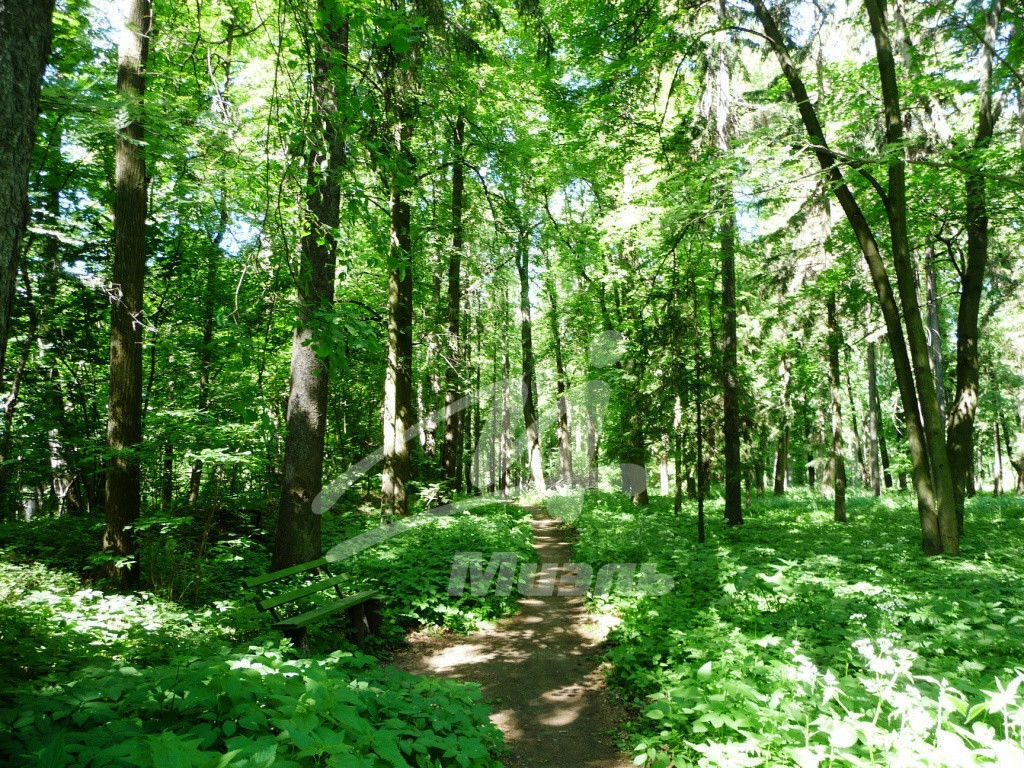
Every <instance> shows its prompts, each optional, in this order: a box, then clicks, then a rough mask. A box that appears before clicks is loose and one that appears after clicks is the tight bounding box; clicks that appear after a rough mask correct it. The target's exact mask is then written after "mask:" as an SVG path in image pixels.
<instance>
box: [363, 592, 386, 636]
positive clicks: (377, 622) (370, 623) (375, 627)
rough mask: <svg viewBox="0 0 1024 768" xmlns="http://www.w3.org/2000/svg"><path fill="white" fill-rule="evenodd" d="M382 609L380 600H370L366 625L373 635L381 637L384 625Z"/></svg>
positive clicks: (367, 606) (367, 605)
mask: <svg viewBox="0 0 1024 768" xmlns="http://www.w3.org/2000/svg"><path fill="white" fill-rule="evenodd" d="M381 607H382V606H381V602H380V600H369V601H367V603H366V625H367V628H368V629H369V630H370V634H371V635H379V634H380V630H381V627H382V626H383V624H384V617H383V616H382V615H381Z"/></svg>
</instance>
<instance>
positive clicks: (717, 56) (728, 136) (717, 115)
mask: <svg viewBox="0 0 1024 768" xmlns="http://www.w3.org/2000/svg"><path fill="white" fill-rule="evenodd" d="M716 9H717V13H718V20H719V23H720V25H721V27H722V28H723V29H724V28H725V27H726V25H727V23H728V17H727V13H726V5H725V0H719V2H718V3H717V5H716ZM713 57H714V66H713V67H712V68H711V69H709V72H708V77H709V79H711V78H713V80H712V82H710V83H709V84H708V86H707V90H709V91H710V94H711V98H712V100H713V112H714V115H713V118H714V128H715V149H716V150H717V152H718V156H719V161H720V162H721V163H722V165H723V168H722V170H721V173H722V175H723V178H722V179H720V181H719V183H718V185H717V196H718V200H719V207H720V210H721V214H720V219H719V222H718V244H719V255H720V258H721V263H722V336H721V345H722V369H721V370H722V437H723V441H724V443H725V445H724V452H725V521H726V524H728V525H742V524H743V494H742V489H741V483H742V480H743V468H742V466H741V463H740V406H739V374H738V372H737V362H736V356H737V350H736V346H737V343H736V202H735V199H734V196H733V172H732V169H731V163H732V82H731V81H732V75H731V72H730V71H729V52H728V49H727V37H726V35H725V33H724V32H721V33H719V34H717V35H716V38H715V46H714V53H713Z"/></svg>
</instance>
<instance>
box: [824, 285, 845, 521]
mask: <svg viewBox="0 0 1024 768" xmlns="http://www.w3.org/2000/svg"><path fill="white" fill-rule="evenodd" d="M826 313H827V316H828V373H829V377H828V378H829V394H830V395H831V399H832V408H831V415H832V450H831V454H830V456H829V461H830V464H831V466H830V469H831V475H832V496H833V517H834V519H835V521H836V522H837V523H845V522H846V459H845V457H844V456H843V451H844V443H843V411H842V385H841V384H840V381H841V373H840V370H839V348H840V347H841V346H842V343H843V339H842V330H841V329H840V327H839V318H838V312H837V309H836V295H835V293H834V292H833V293H831V294H830V295H829V297H828V301H827V306H826Z"/></svg>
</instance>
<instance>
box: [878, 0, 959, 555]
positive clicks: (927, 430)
mask: <svg viewBox="0 0 1024 768" xmlns="http://www.w3.org/2000/svg"><path fill="white" fill-rule="evenodd" d="M865 6H866V7H867V11H868V18H869V19H870V22H871V34H872V36H873V37H874V39H875V52H876V56H875V58H876V61H877V64H878V71H879V77H880V80H881V89H882V105H883V110H884V113H885V125H886V130H885V141H886V144H887V145H888V147H889V149H890V152H889V155H888V159H889V162H888V172H889V173H888V176H889V185H888V202H887V204H886V211H887V213H888V217H889V232H890V237H891V241H892V251H893V253H892V260H893V265H894V267H895V271H896V286H897V290H898V291H899V297H900V304H901V305H902V310H903V322H904V325H905V326H906V330H907V344H908V345H909V348H910V349H909V352H910V360H911V363H912V364H913V374H914V375H913V379H911V380H909V381H908V384H909V385H910V391H911V393H913V384H914V382H915V381H916V384H917V390H916V398H914V397H910V398H907V399H906V400H905V401H904V407H905V408H906V409H907V411H908V414H913V418H912V419H911V420H910V421H912V422H915V423H916V422H917V414H918V413H920V419H921V426H922V428H923V432H924V448H925V450H924V453H925V455H926V456H927V459H928V461H927V462H925V463H924V464H923V466H921V467H919V468H917V469H916V471H915V474H920V475H921V476H920V477H918V478H917V479H916V481H915V488H917V489H918V501H919V509H920V510H921V511H922V514H923V518H922V520H923V523H922V533H923V534H924V536H923V541H922V546H923V548H924V550H925V552H926V553H927V554H938V553H940V552H942V553H945V554H954V555H955V554H957V553H958V552H959V551H960V533H959V528H960V526H959V525H958V521H957V517H958V514H957V509H956V502H955V494H954V485H955V484H954V482H953V475H952V472H951V470H950V464H949V454H948V452H947V450H946V433H945V425H944V424H943V422H942V417H941V414H940V413H939V402H938V397H937V396H936V393H935V379H934V378H933V376H932V371H931V363H930V361H929V357H928V340H927V337H926V336H925V332H924V324H923V323H922V321H921V310H920V306H919V304H918V299H917V281H916V279H915V275H914V267H913V259H912V256H911V249H910V239H909V235H908V231H907V200H906V161H905V159H904V153H905V151H906V149H905V147H904V146H903V113H902V110H901V109H900V100H899V86H898V84H897V77H896V64H895V61H894V59H893V55H892V44H891V42H890V40H889V30H888V25H887V22H886V19H885V5H884V0H865ZM975 335H976V334H975ZM890 342H891V335H890ZM915 399H916V401H917V402H916V405H917V408H912V406H913V405H914V400H915ZM926 469H930V470H931V473H930V475H929V474H927V473H926V472H925V470H926ZM922 491H923V494H922ZM929 492H930V498H929ZM922 495H924V498H922ZM922 501H923V502H924V503H921V502H922ZM929 502H931V503H929ZM932 528H934V529H935V530H934V533H933V532H931V530H930V529H932Z"/></svg>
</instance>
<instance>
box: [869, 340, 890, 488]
mask: <svg viewBox="0 0 1024 768" xmlns="http://www.w3.org/2000/svg"><path fill="white" fill-rule="evenodd" d="M875 356H876V352H875V342H873V341H869V342H868V361H867V363H868V479H869V481H870V484H871V493H872V495H874V496H881V495H882V478H881V473H880V472H879V466H878V451H879V447H880V444H881V443H880V438H881V437H882V435H881V427H882V406H881V403H880V402H879V400H878V371H877V363H876V360H875ZM886 464H888V456H886ZM886 475H887V480H888V481H887V482H886V485H885V487H886V488H889V487H891V486H892V478H891V477H888V472H886Z"/></svg>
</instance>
